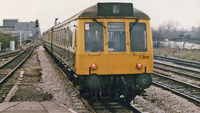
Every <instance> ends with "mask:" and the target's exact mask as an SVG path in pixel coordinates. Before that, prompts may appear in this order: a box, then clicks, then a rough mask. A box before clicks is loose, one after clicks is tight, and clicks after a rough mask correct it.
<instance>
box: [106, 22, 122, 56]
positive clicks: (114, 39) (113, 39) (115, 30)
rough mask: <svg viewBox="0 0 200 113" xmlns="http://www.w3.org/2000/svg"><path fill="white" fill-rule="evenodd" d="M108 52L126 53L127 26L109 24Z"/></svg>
mask: <svg viewBox="0 0 200 113" xmlns="http://www.w3.org/2000/svg"><path fill="white" fill-rule="evenodd" d="M108 51H109V52H124V51H126V38H125V24H124V23H122V22H114V23H108Z"/></svg>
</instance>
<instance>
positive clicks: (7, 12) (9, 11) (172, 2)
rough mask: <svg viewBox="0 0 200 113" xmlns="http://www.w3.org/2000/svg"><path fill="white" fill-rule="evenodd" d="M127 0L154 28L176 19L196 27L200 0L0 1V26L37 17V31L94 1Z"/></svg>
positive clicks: (120, 0)
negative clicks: (6, 21) (38, 27)
mask: <svg viewBox="0 0 200 113" xmlns="http://www.w3.org/2000/svg"><path fill="white" fill-rule="evenodd" d="M112 1H115V2H131V3H133V7H135V8H137V9H140V10H142V11H143V12H145V13H146V14H147V15H149V16H150V18H151V26H152V27H154V28H157V27H158V26H159V25H161V24H163V23H164V22H167V21H168V20H169V19H171V20H173V21H178V22H179V23H180V24H179V28H185V29H188V30H190V29H191V28H192V26H194V27H197V26H200V0H0V8H1V9H0V26H2V25H3V19H18V20H19V22H30V21H35V20H36V18H38V19H39V22H40V28H41V31H42V32H43V31H45V30H46V29H48V28H50V27H51V26H53V24H54V19H55V18H59V20H58V21H59V22H62V21H64V20H65V19H67V18H69V17H71V16H73V15H74V14H76V13H78V12H80V11H81V10H84V9H85V8H87V7H90V6H92V5H94V4H96V3H98V2H112Z"/></svg>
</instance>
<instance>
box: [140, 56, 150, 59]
mask: <svg viewBox="0 0 200 113" xmlns="http://www.w3.org/2000/svg"><path fill="white" fill-rule="evenodd" d="M139 59H149V56H139Z"/></svg>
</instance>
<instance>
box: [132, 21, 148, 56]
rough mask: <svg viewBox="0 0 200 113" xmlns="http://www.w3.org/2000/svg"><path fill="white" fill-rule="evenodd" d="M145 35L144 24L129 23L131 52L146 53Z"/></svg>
mask: <svg viewBox="0 0 200 113" xmlns="http://www.w3.org/2000/svg"><path fill="white" fill-rule="evenodd" d="M146 34H147V33H146V24H145V23H130V45H131V51H132V52H146V51H147V37H146Z"/></svg>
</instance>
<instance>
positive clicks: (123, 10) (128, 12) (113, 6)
mask: <svg viewBox="0 0 200 113" xmlns="http://www.w3.org/2000/svg"><path fill="white" fill-rule="evenodd" d="M81 18H146V19H150V18H149V16H148V15H147V14H145V13H144V12H142V11H140V10H138V9H136V8H134V7H133V4H132V3H116V2H114V3H97V4H96V5H93V6H91V7H89V8H87V9H85V10H83V11H81V12H79V13H78V14H76V15H74V16H72V17H71V18H69V19H67V20H65V21H64V22H62V23H60V24H58V25H56V26H55V27H54V28H57V27H59V26H62V25H63V24H65V23H66V22H70V21H73V20H77V19H81Z"/></svg>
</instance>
